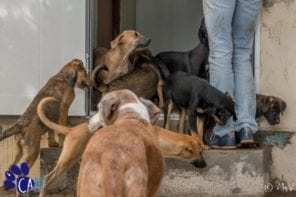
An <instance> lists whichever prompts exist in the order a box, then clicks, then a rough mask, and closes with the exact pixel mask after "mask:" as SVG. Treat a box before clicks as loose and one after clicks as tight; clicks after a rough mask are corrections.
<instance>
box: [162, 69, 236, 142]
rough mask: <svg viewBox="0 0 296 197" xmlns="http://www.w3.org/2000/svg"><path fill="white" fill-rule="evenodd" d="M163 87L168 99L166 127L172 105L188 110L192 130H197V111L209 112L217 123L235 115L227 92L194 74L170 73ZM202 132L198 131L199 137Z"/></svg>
mask: <svg viewBox="0 0 296 197" xmlns="http://www.w3.org/2000/svg"><path fill="white" fill-rule="evenodd" d="M165 89H166V91H167V95H168V97H169V99H170V104H169V107H168V111H167V115H166V122H165V124H166V128H168V127H169V126H168V125H169V118H170V113H171V110H172V108H173V107H172V106H173V105H177V106H178V107H179V108H183V112H184V109H187V110H188V119H189V127H190V130H191V131H194V132H197V116H198V113H200V114H203V113H207V114H209V115H210V116H212V117H213V118H214V120H215V122H216V123H217V124H219V125H224V124H225V123H226V122H227V120H228V119H229V118H230V117H231V116H234V115H235V113H234V101H233V98H232V97H231V96H230V95H229V94H228V93H223V92H221V91H219V90H218V89H216V88H215V87H213V86H211V85H210V84H209V83H208V82H207V81H206V80H204V79H201V78H198V77H196V76H194V75H190V74H188V73H184V72H181V71H178V72H176V73H174V74H171V75H170V76H169V77H168V78H167V80H166V82H165ZM184 113H185V112H184ZM184 117H185V114H184ZM180 120H181V118H180ZM179 124H180V123H179ZM202 133H203V131H198V134H199V135H200V137H201V139H202Z"/></svg>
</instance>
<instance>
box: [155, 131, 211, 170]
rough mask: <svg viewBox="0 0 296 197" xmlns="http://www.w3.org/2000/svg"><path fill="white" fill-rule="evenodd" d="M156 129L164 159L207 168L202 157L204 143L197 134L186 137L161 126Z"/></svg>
mask: <svg viewBox="0 0 296 197" xmlns="http://www.w3.org/2000/svg"><path fill="white" fill-rule="evenodd" d="M154 127H155V128H156V131H157V135H158V140H159V144H160V150H161V152H162V154H163V155H164V157H167V158H176V159H180V160H183V161H186V162H189V163H191V164H192V165H194V166H195V167H197V168H204V167H206V162H205V160H204V158H203V156H202V152H203V149H204V146H203V142H202V141H201V139H200V138H199V137H198V135H197V134H195V133H191V135H185V134H181V133H176V132H173V131H170V130H168V129H164V128H161V127H159V126H154Z"/></svg>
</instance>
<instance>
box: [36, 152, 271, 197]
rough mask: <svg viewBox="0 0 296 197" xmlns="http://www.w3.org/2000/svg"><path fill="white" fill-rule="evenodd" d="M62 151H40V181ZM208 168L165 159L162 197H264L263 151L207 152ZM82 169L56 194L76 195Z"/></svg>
mask: <svg viewBox="0 0 296 197" xmlns="http://www.w3.org/2000/svg"><path fill="white" fill-rule="evenodd" d="M59 153H60V148H43V149H42V150H41V177H44V176H45V175H46V174H47V173H48V172H49V170H50V169H52V168H53V167H54V165H55V163H56V160H57V158H58V155H59ZM204 157H205V160H206V162H207V167H206V168H204V169H198V168H195V167H194V166H192V165H191V164H188V163H186V162H183V161H180V160H176V159H166V172H165V175H164V177H163V180H162V184H161V188H160V191H159V196H170V197H171V196H231V195H236V196H261V195H263V193H264V183H265V182H266V181H267V180H268V175H267V173H266V172H265V168H264V158H265V151H264V150H263V149H237V150H207V151H205V153H204ZM78 169H79V165H76V166H74V167H73V168H72V169H71V170H69V172H67V174H66V176H65V175H64V176H62V177H59V181H58V182H57V183H56V184H54V185H53V187H52V188H51V192H53V193H61V192H63V193H68V194H69V193H75V189H76V178H77V173H78ZM90 173H91V172H90Z"/></svg>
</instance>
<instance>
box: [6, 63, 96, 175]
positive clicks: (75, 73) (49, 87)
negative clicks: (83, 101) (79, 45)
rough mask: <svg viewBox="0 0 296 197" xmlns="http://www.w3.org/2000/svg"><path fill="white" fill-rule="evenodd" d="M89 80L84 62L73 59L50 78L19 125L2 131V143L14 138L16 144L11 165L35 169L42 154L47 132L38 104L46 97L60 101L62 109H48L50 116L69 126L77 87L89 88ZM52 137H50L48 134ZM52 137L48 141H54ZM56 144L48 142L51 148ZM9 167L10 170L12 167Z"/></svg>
mask: <svg viewBox="0 0 296 197" xmlns="http://www.w3.org/2000/svg"><path fill="white" fill-rule="evenodd" d="M89 85H90V79H89V77H88V75H87V73H86V70H85V68H84V66H83V63H82V61H81V60H78V59H74V60H72V61H70V62H69V63H67V64H66V65H65V66H64V67H63V68H62V69H61V70H60V72H59V73H57V74H56V75H55V76H53V77H52V78H50V79H49V80H48V82H47V83H46V84H45V86H43V88H42V89H41V90H40V91H39V92H38V94H37V95H36V96H35V98H34V99H33V101H32V102H31V104H30V105H29V107H28V108H27V109H26V111H25V112H24V114H23V115H22V116H21V117H20V118H19V119H18V120H17V122H16V123H15V124H14V125H12V126H11V127H10V128H8V129H7V130H6V131H4V132H3V134H2V136H1V138H0V140H3V139H5V138H7V137H9V136H12V135H15V138H16V144H17V153H16V155H15V158H14V160H13V162H12V164H11V165H13V164H16V163H17V162H18V161H20V160H21V159H22V161H23V162H26V163H27V164H28V165H29V167H32V165H33V164H34V162H35V160H36V158H37V157H38V155H39V151H40V140H41V136H42V135H43V134H45V133H46V132H47V131H49V130H50V129H48V128H47V127H46V126H44V124H42V122H41V121H40V119H39V118H38V115H37V113H36V108H37V105H38V103H39V101H40V100H41V99H42V98H44V97H47V96H52V97H54V98H55V99H56V100H58V101H59V103H60V105H59V107H56V106H53V107H49V108H48V110H47V111H48V113H49V114H51V115H50V117H51V118H52V119H54V120H55V119H57V118H58V123H59V124H61V125H65V124H66V120H67V117H68V111H69V107H70V105H71V104H72V102H73V100H74V97H75V92H74V87H78V88H81V89H85V88H88V87H89ZM49 137H50V135H49ZM53 138H54V137H53V136H52V137H51V138H49V140H52V141H53ZM52 145H55V143H54V142H51V141H49V146H52ZM11 165H10V166H9V169H10V167H11Z"/></svg>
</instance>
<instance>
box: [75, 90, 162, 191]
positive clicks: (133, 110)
mask: <svg viewBox="0 0 296 197" xmlns="http://www.w3.org/2000/svg"><path fill="white" fill-rule="evenodd" d="M98 109H99V111H98V113H97V114H96V115H95V116H93V117H92V118H91V119H90V121H89V125H88V126H89V129H90V131H91V132H95V131H96V130H97V129H98V128H100V127H102V126H104V127H103V128H102V129H100V131H99V132H96V133H95V134H94V135H93V136H92V138H91V139H90V141H89V142H88V145H87V146H86V149H85V151H84V153H83V156H82V161H81V165H80V171H79V176H78V184H77V196H156V193H157V191H158V188H159V185H160V182H161V178H162V175H163V173H164V162H163V158H162V154H161V151H160V147H159V143H158V139H157V134H156V131H155V129H154V127H153V126H152V125H151V123H150V119H149V113H148V110H147V108H146V107H145V105H144V104H143V103H142V102H141V101H140V100H139V99H138V97H137V96H136V95H135V94H134V93H133V92H131V91H129V90H118V91H113V92H110V93H108V94H106V95H105V96H104V97H103V98H102V100H101V102H100V103H99V106H98ZM90 172H91V173H90Z"/></svg>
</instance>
